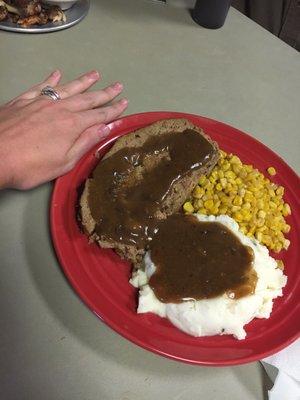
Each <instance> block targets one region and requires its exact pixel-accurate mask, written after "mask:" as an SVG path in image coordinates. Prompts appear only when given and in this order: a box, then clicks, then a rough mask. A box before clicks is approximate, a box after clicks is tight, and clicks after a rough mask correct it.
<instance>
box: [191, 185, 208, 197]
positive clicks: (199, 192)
mask: <svg viewBox="0 0 300 400" xmlns="http://www.w3.org/2000/svg"><path fill="white" fill-rule="evenodd" d="M204 193H205V190H204V189H203V188H202V187H200V186H198V185H197V186H196V187H195V189H194V191H193V196H194V197H195V198H196V199H201V197H202V196H203V195H204Z"/></svg>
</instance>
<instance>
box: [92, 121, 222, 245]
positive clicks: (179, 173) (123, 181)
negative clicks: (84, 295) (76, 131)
mask: <svg viewBox="0 0 300 400" xmlns="http://www.w3.org/2000/svg"><path fill="white" fill-rule="evenodd" d="M214 151H215V150H214V148H213V145H212V144H211V143H210V142H209V141H208V140H206V139H205V137H203V136H202V135H199V133H198V132H196V131H194V130H192V129H187V130H185V131H184V132H170V133H168V134H165V135H164V136H154V137H149V139H147V140H146V142H145V143H144V144H143V145H142V146H140V147H131V148H122V149H120V150H119V151H117V152H116V153H114V154H113V155H111V156H110V157H108V158H106V159H104V160H103V161H101V162H100V163H99V164H98V166H97V167H96V168H95V170H94V172H93V175H92V178H93V179H92V180H91V186H90V190H89V195H88V204H89V208H90V211H91V215H92V217H93V219H94V220H95V221H96V227H95V233H96V234H97V235H98V236H99V237H101V235H105V237H106V238H108V239H110V240H114V241H116V242H121V243H124V244H128V245H132V244H133V245H136V246H138V247H140V248H143V247H146V245H147V243H149V241H151V240H152V238H153V236H154V235H155V233H156V232H157V231H158V225H159V217H158V214H159V212H161V211H162V210H161V209H162V208H163V201H164V199H165V198H166V196H167V195H168V193H169V192H170V190H171V189H172V186H173V184H174V183H175V182H176V181H178V180H179V179H180V178H182V177H183V176H185V175H187V174H188V173H190V171H191V170H194V169H197V168H199V166H201V165H205V164H206V163H207V162H209V161H210V159H211V158H212V157H213V155H214Z"/></svg>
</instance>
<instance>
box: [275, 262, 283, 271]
mask: <svg viewBox="0 0 300 400" xmlns="http://www.w3.org/2000/svg"><path fill="white" fill-rule="evenodd" d="M276 261H277V268H278V269H281V270H282V271H283V270H284V263H283V261H282V260H276Z"/></svg>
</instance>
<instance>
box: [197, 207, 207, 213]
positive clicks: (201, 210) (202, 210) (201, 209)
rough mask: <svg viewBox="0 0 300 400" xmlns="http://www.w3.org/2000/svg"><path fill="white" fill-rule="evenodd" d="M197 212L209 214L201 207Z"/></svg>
mask: <svg viewBox="0 0 300 400" xmlns="http://www.w3.org/2000/svg"><path fill="white" fill-rule="evenodd" d="M197 213H198V214H204V215H207V211H206V210H205V208H200V209H199V210H198V211H197Z"/></svg>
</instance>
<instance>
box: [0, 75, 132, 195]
mask: <svg viewBox="0 0 300 400" xmlns="http://www.w3.org/2000/svg"><path fill="white" fill-rule="evenodd" d="M60 78H61V73H60V72H59V71H54V72H53V73H52V74H51V75H50V76H49V77H48V78H47V79H46V80H45V81H44V82H42V83H40V84H39V85H36V86H34V87H33V88H31V89H29V90H28V91H27V92H25V93H23V94H22V95H20V96H19V97H17V98H15V99H14V100H12V101H10V102H9V103H7V104H6V105H4V106H2V107H0V188H16V189H29V188H32V187H34V186H37V185H39V184H41V183H44V182H47V181H50V180H52V179H54V178H56V177H58V176H60V175H63V174H65V173H66V172H68V171H70V170H71V169H72V168H73V167H74V166H75V164H76V163H77V162H78V161H79V160H80V158H81V157H82V156H83V155H84V154H85V153H86V152H87V151H89V150H90V149H91V148H92V147H93V146H94V145H95V144H96V143H98V142H99V141H101V140H102V139H104V138H105V137H106V136H107V135H108V134H109V127H108V126H107V125H106V124H107V123H109V122H111V121H113V120H114V119H116V118H117V117H119V115H120V114H121V113H122V112H123V111H124V110H125V109H126V107H127V103H128V102H127V100H126V99H122V100H119V101H116V102H115V103H113V104H107V103H109V102H110V101H111V100H113V99H115V98H116V97H117V96H118V95H119V94H120V93H121V92H122V90H123V86H122V84H121V83H118V82H117V83H114V84H113V85H111V86H108V87H106V88H105V89H103V90H97V91H93V92H86V90H87V89H88V88H90V87H91V86H92V85H94V84H95V83H96V82H97V81H98V80H99V74H98V72H97V71H91V72H89V73H87V74H84V75H82V76H80V77H79V78H77V79H75V80H74V81H71V82H69V83H67V84H65V85H59V81H60ZM47 85H50V86H52V87H55V90H56V91H57V92H58V93H59V95H60V97H61V100H58V101H54V100H52V99H51V98H49V97H48V96H41V95H40V94H41V90H42V89H43V88H44V87H45V86H47Z"/></svg>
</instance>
